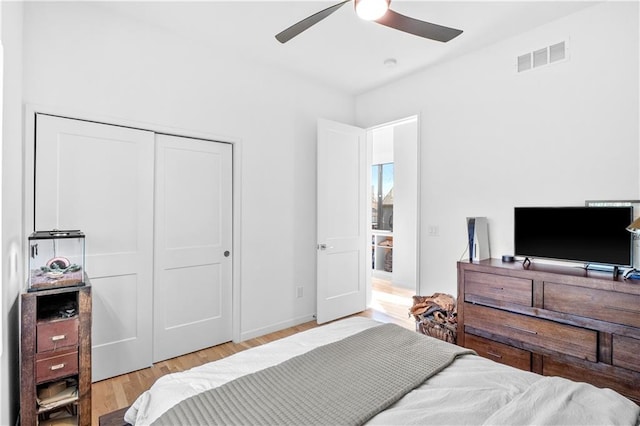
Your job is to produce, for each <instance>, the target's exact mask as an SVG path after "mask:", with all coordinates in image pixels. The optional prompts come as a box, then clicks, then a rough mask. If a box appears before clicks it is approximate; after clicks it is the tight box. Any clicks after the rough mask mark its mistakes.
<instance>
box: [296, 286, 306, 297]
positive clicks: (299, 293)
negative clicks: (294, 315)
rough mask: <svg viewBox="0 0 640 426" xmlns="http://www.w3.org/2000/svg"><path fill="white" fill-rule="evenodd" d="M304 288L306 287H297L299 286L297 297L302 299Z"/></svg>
mask: <svg viewBox="0 0 640 426" xmlns="http://www.w3.org/2000/svg"><path fill="white" fill-rule="evenodd" d="M303 289H304V287H297V288H296V297H297V298H298V299H301V298H302V295H303Z"/></svg>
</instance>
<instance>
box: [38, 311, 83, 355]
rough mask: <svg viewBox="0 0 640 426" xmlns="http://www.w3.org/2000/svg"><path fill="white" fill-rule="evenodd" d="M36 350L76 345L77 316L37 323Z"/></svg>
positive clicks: (45, 350) (44, 350)
mask: <svg viewBox="0 0 640 426" xmlns="http://www.w3.org/2000/svg"><path fill="white" fill-rule="evenodd" d="M36 339H37V352H47V351H53V350H56V349H60V348H65V347H70V346H77V345H78V318H69V319H65V320H60V321H50V322H43V323H40V324H38V330H37V337H36Z"/></svg>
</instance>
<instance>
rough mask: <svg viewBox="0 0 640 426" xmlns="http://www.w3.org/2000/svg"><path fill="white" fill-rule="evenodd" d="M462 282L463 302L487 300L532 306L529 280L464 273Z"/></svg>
mask: <svg viewBox="0 0 640 426" xmlns="http://www.w3.org/2000/svg"><path fill="white" fill-rule="evenodd" d="M464 280H465V282H464V286H465V290H464V293H465V294H464V300H465V301H467V302H470V301H479V302H480V301H482V300H485V299H488V300H489V301H495V302H498V304H502V303H515V304H517V305H524V306H532V301H533V285H532V281H531V280H528V279H524V278H514V277H507V276H504V275H496V274H487V273H483V272H475V271H467V272H465V275H464Z"/></svg>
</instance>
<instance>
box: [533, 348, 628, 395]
mask: <svg viewBox="0 0 640 426" xmlns="http://www.w3.org/2000/svg"><path fill="white" fill-rule="evenodd" d="M604 367H605V368H589V367H586V366H584V365H578V364H572V363H569V362H563V361H561V360H558V359H554V358H553V357H547V356H545V357H543V358H542V374H543V375H544V376H558V377H564V378H566V379H570V380H573V381H575V382H587V383H591V384H592V385H594V386H597V387H599V388H610V389H613V390H614V391H616V392H620V393H621V394H623V395H624V396H626V397H627V398H630V399H632V400H633V401H634V402H636V403H640V386H638V383H640V374H638V373H634V372H629V373H630V374H619V372H618V371H615V367H611V366H604ZM606 367H610V369H608V368H606Z"/></svg>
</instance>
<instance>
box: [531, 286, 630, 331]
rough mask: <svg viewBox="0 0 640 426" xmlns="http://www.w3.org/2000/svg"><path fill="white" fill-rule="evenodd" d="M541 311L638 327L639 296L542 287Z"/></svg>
mask: <svg viewBox="0 0 640 426" xmlns="http://www.w3.org/2000/svg"><path fill="white" fill-rule="evenodd" d="M544 309H548V310H550V311H556V312H564V313H569V314H574V315H580V316H582V317H586V318H597V319H599V320H603V321H608V322H614V323H617V324H624V325H629V326H632V327H640V296H637V295H634V294H627V293H618V292H615V291H608V290H596V289H592V288H590V289H587V288H584V287H577V286H572V285H566V284H555V283H549V282H545V283H544Z"/></svg>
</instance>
